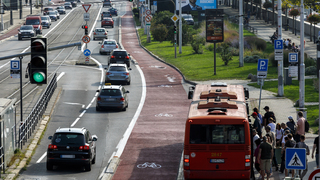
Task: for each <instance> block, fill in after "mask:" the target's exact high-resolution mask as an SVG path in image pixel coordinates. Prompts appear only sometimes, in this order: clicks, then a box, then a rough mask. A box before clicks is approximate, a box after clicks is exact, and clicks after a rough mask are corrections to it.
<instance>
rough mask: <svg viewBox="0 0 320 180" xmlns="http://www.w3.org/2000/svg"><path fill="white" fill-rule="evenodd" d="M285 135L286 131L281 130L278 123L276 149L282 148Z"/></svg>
mask: <svg viewBox="0 0 320 180" xmlns="http://www.w3.org/2000/svg"><path fill="white" fill-rule="evenodd" d="M283 133H284V130H283V129H282V128H281V124H280V123H277V125H276V147H280V146H281V141H282V139H281V138H282V135H283Z"/></svg>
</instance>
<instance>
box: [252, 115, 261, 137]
mask: <svg viewBox="0 0 320 180" xmlns="http://www.w3.org/2000/svg"><path fill="white" fill-rule="evenodd" d="M251 116H252V117H253V118H254V123H253V128H254V129H255V130H256V131H257V133H258V135H259V137H261V124H260V120H259V118H258V114H257V113H256V112H253V113H252V115H251Z"/></svg>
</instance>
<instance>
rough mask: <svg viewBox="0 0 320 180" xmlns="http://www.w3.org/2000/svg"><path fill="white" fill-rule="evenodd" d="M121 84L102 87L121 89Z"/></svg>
mask: <svg viewBox="0 0 320 180" xmlns="http://www.w3.org/2000/svg"><path fill="white" fill-rule="evenodd" d="M121 87H122V86H121V85H103V86H102V89H121Z"/></svg>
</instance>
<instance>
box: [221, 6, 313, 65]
mask: <svg viewBox="0 0 320 180" xmlns="http://www.w3.org/2000/svg"><path fill="white" fill-rule="evenodd" d="M219 9H223V11H224V13H225V14H227V15H229V16H238V15H239V11H238V9H232V8H231V7H229V6H224V5H221V6H219ZM249 25H250V26H251V27H254V28H255V29H257V30H258V33H257V34H256V35H257V36H258V37H259V38H261V39H264V40H265V41H269V42H271V41H270V38H269V36H272V35H273V33H274V32H275V31H276V28H277V26H274V25H271V24H267V23H265V21H264V20H257V19H256V20H254V19H253V17H252V18H251V19H250V21H249ZM299 25H300V24H297V26H299ZM282 38H285V39H287V38H289V39H291V40H292V42H294V43H295V44H296V45H300V32H299V31H297V35H296V36H295V35H294V34H293V33H292V29H290V30H289V31H285V30H284V27H283V28H282ZM304 39H305V41H306V44H305V50H304V52H305V53H307V54H308V56H310V57H312V58H314V59H316V58H317V56H316V50H317V45H316V44H314V43H313V42H310V36H304ZM299 58H300V57H299ZM284 60H285V61H286V60H287V59H284Z"/></svg>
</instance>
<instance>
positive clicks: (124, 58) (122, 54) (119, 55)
mask: <svg viewBox="0 0 320 180" xmlns="http://www.w3.org/2000/svg"><path fill="white" fill-rule="evenodd" d="M130 59H131V58H130V54H129V53H128V52H127V51H126V50H124V49H115V50H113V51H112V52H111V54H110V59H109V63H108V65H109V64H112V63H117V64H127V67H130Z"/></svg>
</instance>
